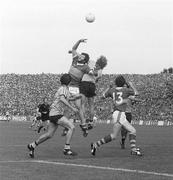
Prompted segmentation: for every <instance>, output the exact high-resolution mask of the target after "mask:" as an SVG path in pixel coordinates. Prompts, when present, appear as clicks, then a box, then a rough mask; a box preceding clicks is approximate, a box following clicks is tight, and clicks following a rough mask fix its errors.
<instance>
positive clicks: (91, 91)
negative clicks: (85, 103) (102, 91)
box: [79, 81, 96, 98]
mask: <svg viewBox="0 0 173 180" xmlns="http://www.w3.org/2000/svg"><path fill="white" fill-rule="evenodd" d="M95 91H96V86H95V84H94V83H93V82H88V81H82V82H81V83H80V86H79V92H80V93H81V94H83V95H85V96H86V97H87V98H90V97H94V96H95V95H96V93H95Z"/></svg>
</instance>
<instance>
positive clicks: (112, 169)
mask: <svg viewBox="0 0 173 180" xmlns="http://www.w3.org/2000/svg"><path fill="white" fill-rule="evenodd" d="M0 163H40V164H53V165H59V166H73V167H83V168H92V169H101V170H110V171H122V172H131V173H138V174H149V175H155V176H166V177H173V174H169V173H157V172H153V171H143V170H136V169H124V168H113V167H104V166H95V165H86V164H74V163H63V162H53V161H43V160H32V161H0Z"/></svg>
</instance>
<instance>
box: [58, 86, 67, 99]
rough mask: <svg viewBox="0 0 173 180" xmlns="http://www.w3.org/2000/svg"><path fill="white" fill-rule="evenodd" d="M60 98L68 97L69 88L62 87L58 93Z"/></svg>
mask: <svg viewBox="0 0 173 180" xmlns="http://www.w3.org/2000/svg"><path fill="white" fill-rule="evenodd" d="M58 94H59V96H64V97H65V98H67V97H68V91H67V88H64V87H61V88H60V89H59V91H58Z"/></svg>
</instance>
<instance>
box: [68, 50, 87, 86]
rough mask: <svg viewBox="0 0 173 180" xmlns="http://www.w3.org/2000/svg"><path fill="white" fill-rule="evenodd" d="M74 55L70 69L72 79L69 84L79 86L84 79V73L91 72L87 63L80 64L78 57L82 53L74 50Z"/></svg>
mask: <svg viewBox="0 0 173 180" xmlns="http://www.w3.org/2000/svg"><path fill="white" fill-rule="evenodd" d="M72 56H73V57H72V58H73V61H72V65H71V67H70V70H69V74H70V76H71V78H72V79H71V82H70V84H69V85H70V86H75V87H78V86H79V84H80V82H81V80H82V77H83V75H84V74H85V73H89V71H90V68H89V66H88V65H87V64H79V63H78V58H79V56H80V55H79V54H78V53H77V52H74V53H73V54H72Z"/></svg>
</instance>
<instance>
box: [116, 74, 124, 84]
mask: <svg viewBox="0 0 173 180" xmlns="http://www.w3.org/2000/svg"><path fill="white" fill-rule="evenodd" d="M125 83H126V80H125V78H124V77H123V76H122V75H119V76H117V77H116V79H115V85H116V86H117V87H123V86H124V85H125Z"/></svg>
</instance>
